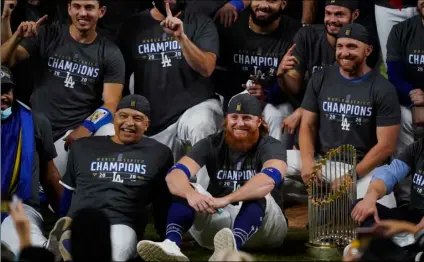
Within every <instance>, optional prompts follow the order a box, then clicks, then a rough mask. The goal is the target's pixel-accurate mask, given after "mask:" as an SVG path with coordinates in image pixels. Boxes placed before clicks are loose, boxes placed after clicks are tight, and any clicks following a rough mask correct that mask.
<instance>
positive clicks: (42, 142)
mask: <svg viewBox="0 0 424 262" xmlns="http://www.w3.org/2000/svg"><path fill="white" fill-rule="evenodd" d="M14 87H15V83H14V81H13V78H12V74H11V72H10V70H9V69H8V68H6V67H4V66H2V67H1V140H2V142H1V167H2V168H1V191H2V195H1V198H2V210H1V212H2V213H1V221H2V222H1V241H2V243H6V244H7V245H8V247H9V248H10V250H11V251H12V252H13V253H14V254H15V255H16V254H17V253H18V252H19V250H20V243H19V238H18V233H17V232H16V229H15V226H14V222H13V220H12V219H11V217H10V216H9V214H8V213H7V210H5V209H4V205H5V204H7V201H10V200H11V199H12V196H14V195H16V196H17V197H18V198H19V199H21V200H22V201H23V203H24V205H23V206H24V210H25V213H26V214H27V216H28V218H29V220H30V224H31V244H32V245H34V246H40V247H42V246H44V245H45V243H46V242H47V239H46V238H45V237H44V236H43V231H42V224H43V218H42V216H41V214H40V197H39V194H38V186H39V183H40V182H41V184H42V185H43V187H44V190H45V192H46V194H47V198H48V200H49V201H50V204H51V206H52V207H53V209H54V210H55V211H57V210H58V205H59V199H60V197H61V194H62V189H61V186H60V185H59V179H60V176H59V173H58V171H57V169H56V166H55V164H54V162H53V159H54V158H55V157H56V150H55V147H54V144H53V136H52V131H51V126H50V123H49V121H48V120H47V119H46V118H45V117H44V116H43V115H41V114H37V113H35V112H32V111H31V109H29V108H28V107H27V106H26V105H24V104H22V103H21V102H20V101H18V100H16V99H15V98H14V95H13V89H14ZM6 206H7V205H6ZM49 247H50V246H49Z"/></svg>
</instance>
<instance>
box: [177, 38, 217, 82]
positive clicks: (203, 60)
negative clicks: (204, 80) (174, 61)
mask: <svg viewBox="0 0 424 262" xmlns="http://www.w3.org/2000/svg"><path fill="white" fill-rule="evenodd" d="M179 41H180V45H181V49H182V51H183V55H184V58H185V59H186V61H187V63H188V64H189V65H190V67H191V68H192V69H193V70H194V71H196V72H198V73H199V74H201V75H202V76H204V77H209V76H211V75H212V73H213V71H214V70H215V66H216V55H215V54H214V53H211V52H205V51H202V50H200V48H198V47H197V46H196V45H195V44H194V43H193V42H191V40H190V39H188V37H187V36H186V35H185V34H184V35H183V36H182V37H181V39H180V40H179Z"/></svg>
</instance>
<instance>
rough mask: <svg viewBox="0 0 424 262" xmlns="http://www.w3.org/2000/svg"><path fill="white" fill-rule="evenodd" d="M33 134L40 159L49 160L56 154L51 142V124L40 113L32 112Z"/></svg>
mask: <svg viewBox="0 0 424 262" xmlns="http://www.w3.org/2000/svg"><path fill="white" fill-rule="evenodd" d="M33 119H34V127H35V132H36V134H35V136H36V138H37V141H38V143H37V152H38V154H39V156H40V159H43V160H45V161H47V162H48V161H51V160H53V159H54V158H55V157H56V156H57V153H56V148H55V146H54V142H53V133H52V126H51V124H50V122H49V120H48V119H47V118H46V117H45V116H44V115H41V114H37V113H35V112H33Z"/></svg>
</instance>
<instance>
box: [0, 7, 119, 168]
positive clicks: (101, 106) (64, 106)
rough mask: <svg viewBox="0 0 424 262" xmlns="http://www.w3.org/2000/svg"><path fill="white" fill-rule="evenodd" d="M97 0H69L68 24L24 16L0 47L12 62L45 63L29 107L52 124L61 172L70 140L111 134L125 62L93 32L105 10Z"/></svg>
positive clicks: (6, 60)
mask: <svg viewBox="0 0 424 262" xmlns="http://www.w3.org/2000/svg"><path fill="white" fill-rule="evenodd" d="M105 12H106V7H105V6H103V5H102V3H101V0H89V1H86V0H69V3H68V13H69V16H70V19H71V21H72V23H71V24H70V25H57V24H54V25H47V26H41V24H42V23H43V21H44V20H45V19H46V18H47V17H46V16H44V17H42V18H41V19H39V20H38V21H37V22H23V23H21V25H20V26H19V27H18V29H17V31H16V32H15V33H14V34H13V35H12V37H11V38H10V39H8V41H7V42H6V43H4V44H3V45H2V47H1V62H2V64H8V65H9V66H14V65H15V64H16V63H18V62H20V61H23V60H26V59H28V58H30V57H32V58H37V57H39V58H40V59H39V60H38V61H39V65H40V67H42V68H43V69H44V73H43V75H42V77H41V80H40V81H39V82H38V83H36V87H35V90H34V93H33V95H32V98H31V105H32V108H33V110H34V111H38V112H41V113H42V114H44V115H45V116H46V117H47V119H48V120H49V121H50V122H51V124H52V129H53V139H54V141H55V147H56V151H57V152H58V157H57V158H56V159H55V164H56V166H57V167H58V169H59V172H60V174H61V175H62V176H63V174H64V173H65V170H66V160H67V155H68V153H67V152H66V151H65V148H67V147H68V146H69V145H70V144H72V143H73V142H74V141H75V140H77V139H78V138H81V137H86V136H90V135H91V134H97V135H101V134H102V135H104V134H113V127H112V124H111V123H110V122H111V121H112V115H113V112H115V109H116V105H117V104H118V102H119V100H120V98H121V93H122V88H123V84H124V80H125V72H124V71H125V64H124V60H123V57H122V54H121V52H120V51H119V49H118V47H117V46H116V45H114V44H113V43H112V42H110V41H109V40H107V39H105V38H103V37H100V36H98V35H97V33H96V25H97V21H98V19H100V18H102V17H103V16H104V15H105Z"/></svg>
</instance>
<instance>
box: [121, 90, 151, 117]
mask: <svg viewBox="0 0 424 262" xmlns="http://www.w3.org/2000/svg"><path fill="white" fill-rule="evenodd" d="M123 108H130V109H134V110H136V111H138V112H141V113H143V114H145V115H146V116H147V117H149V118H150V103H149V101H148V100H147V98H145V97H144V96H141V95H135V94H134V95H128V96H125V97H123V98H122V99H121V101H120V102H119V104H118V107H117V109H116V111H118V110H121V109H123Z"/></svg>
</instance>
